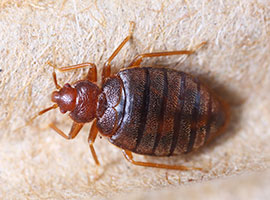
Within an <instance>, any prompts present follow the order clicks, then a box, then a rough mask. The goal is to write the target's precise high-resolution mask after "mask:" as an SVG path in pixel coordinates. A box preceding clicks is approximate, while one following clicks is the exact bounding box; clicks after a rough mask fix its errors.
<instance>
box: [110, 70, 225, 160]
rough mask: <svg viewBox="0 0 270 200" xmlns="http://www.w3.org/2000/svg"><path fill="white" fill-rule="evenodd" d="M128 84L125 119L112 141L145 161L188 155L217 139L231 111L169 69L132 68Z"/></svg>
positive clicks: (125, 83) (124, 73) (201, 87)
mask: <svg viewBox="0 0 270 200" xmlns="http://www.w3.org/2000/svg"><path fill="white" fill-rule="evenodd" d="M118 76H119V77H120V79H121V80H122V82H123V89H124V92H125V98H126V99H125V106H124V108H123V110H124V112H123V115H122V116H123V118H122V122H121V124H120V126H119V127H118V129H117V131H116V132H115V133H114V134H113V135H112V136H111V137H110V139H109V141H110V142H111V143H113V144H115V145H116V146H119V147H120V148H123V149H127V150H130V151H132V152H134V153H138V154H144V155H156V156H169V155H173V154H181V153H187V152H190V151H192V150H194V149H197V148H199V147H200V146H202V145H203V144H205V143H206V142H207V141H208V140H210V139H211V138H213V137H215V136H216V135H217V133H218V132H219V131H220V130H221V129H222V128H223V127H224V125H225V123H226V118H227V116H226V110H224V107H223V105H222V103H221V102H220V101H219V100H218V99H217V98H216V97H215V96H213V94H212V93H210V91H209V90H208V89H207V88H206V87H205V86H204V85H202V84H201V83H200V81H199V80H198V79H197V78H194V77H192V76H190V75H188V74H186V73H183V72H178V71H175V70H172V69H167V68H146V67H142V68H131V69H126V70H122V71H120V72H119V73H118Z"/></svg>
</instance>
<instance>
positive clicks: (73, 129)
mask: <svg viewBox="0 0 270 200" xmlns="http://www.w3.org/2000/svg"><path fill="white" fill-rule="evenodd" d="M83 125H84V124H81V123H77V122H73V124H72V127H71V129H70V132H69V134H68V135H66V134H65V133H64V132H63V131H61V130H60V129H59V128H57V127H56V126H55V124H53V123H51V124H49V126H50V127H51V128H52V129H53V130H55V131H56V133H58V134H59V135H61V136H62V137H63V138H65V139H67V140H70V139H73V138H75V137H76V136H77V135H78V133H79V132H80V130H81V129H82V127H83Z"/></svg>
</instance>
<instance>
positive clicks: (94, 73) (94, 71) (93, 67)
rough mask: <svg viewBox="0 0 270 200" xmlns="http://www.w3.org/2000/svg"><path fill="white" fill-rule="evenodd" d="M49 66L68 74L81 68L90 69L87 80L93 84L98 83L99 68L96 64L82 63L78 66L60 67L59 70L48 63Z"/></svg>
mask: <svg viewBox="0 0 270 200" xmlns="http://www.w3.org/2000/svg"><path fill="white" fill-rule="evenodd" d="M48 65H50V66H52V67H53V68H54V69H56V70H58V71H60V72H66V71H70V70H73V69H80V68H85V67H89V71H88V74H87V77H86V79H87V80H89V81H92V82H96V81H97V67H96V65H95V64H94V63H81V64H77V65H70V66H65V67H59V68H58V67H56V66H55V65H53V64H52V63H50V62H48ZM54 80H56V79H54ZM54 82H55V81H54ZM56 83H57V82H56ZM56 87H58V86H56Z"/></svg>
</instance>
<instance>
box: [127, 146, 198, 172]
mask: <svg viewBox="0 0 270 200" xmlns="http://www.w3.org/2000/svg"><path fill="white" fill-rule="evenodd" d="M123 154H124V157H125V158H126V159H127V161H129V162H131V163H132V164H134V165H139V166H144V167H155V168H162V169H172V170H180V171H188V170H202V169H201V168H197V167H186V166H182V165H165V164H159V163H152V162H141V161H134V160H133V156H132V153H131V152H130V151H128V150H123Z"/></svg>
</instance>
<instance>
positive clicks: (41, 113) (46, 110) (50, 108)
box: [29, 104, 58, 123]
mask: <svg viewBox="0 0 270 200" xmlns="http://www.w3.org/2000/svg"><path fill="white" fill-rule="evenodd" d="M56 108H58V105H57V104H53V105H52V106H50V107H48V108H45V109H43V110H41V111H39V112H38V114H36V115H35V116H34V117H32V118H31V119H30V121H29V123H31V122H32V121H33V120H34V119H36V118H37V117H38V116H40V115H43V114H44V113H46V112H48V111H50V110H52V109H56Z"/></svg>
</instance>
